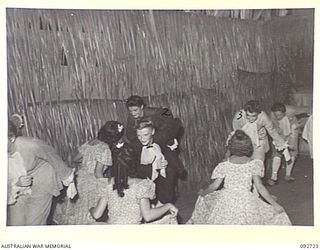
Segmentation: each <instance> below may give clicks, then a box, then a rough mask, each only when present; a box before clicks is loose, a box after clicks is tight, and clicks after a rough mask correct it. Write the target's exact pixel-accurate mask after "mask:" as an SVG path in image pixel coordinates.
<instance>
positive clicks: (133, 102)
mask: <svg viewBox="0 0 320 250" xmlns="http://www.w3.org/2000/svg"><path fill="white" fill-rule="evenodd" d="M142 105H143V106H145V105H146V104H145V102H144V101H143V99H142V98H141V96H138V95H132V96H130V97H129V98H128V100H127V102H126V106H127V108H129V107H141V106H142Z"/></svg>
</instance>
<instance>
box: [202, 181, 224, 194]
mask: <svg viewBox="0 0 320 250" xmlns="http://www.w3.org/2000/svg"><path fill="white" fill-rule="evenodd" d="M222 181H223V178H217V179H215V180H214V181H213V182H212V183H211V184H210V185H209V187H208V188H206V189H204V190H203V189H200V191H199V195H200V196H205V195H207V194H209V193H212V192H214V191H216V190H217V189H218V188H219V187H220V185H221V183H222Z"/></svg>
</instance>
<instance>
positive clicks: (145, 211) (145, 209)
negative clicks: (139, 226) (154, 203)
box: [140, 199, 178, 222]
mask: <svg viewBox="0 0 320 250" xmlns="http://www.w3.org/2000/svg"><path fill="white" fill-rule="evenodd" d="M140 209H141V213H142V217H143V219H144V220H145V221H146V222H148V221H153V220H155V219H157V218H159V217H161V216H162V215H164V214H165V213H167V212H170V213H171V214H172V216H176V215H177V214H178V209H177V208H176V207H175V206H174V205H173V204H171V203H166V204H164V205H162V206H160V207H155V208H151V206H150V201H149V199H141V201H140Z"/></svg>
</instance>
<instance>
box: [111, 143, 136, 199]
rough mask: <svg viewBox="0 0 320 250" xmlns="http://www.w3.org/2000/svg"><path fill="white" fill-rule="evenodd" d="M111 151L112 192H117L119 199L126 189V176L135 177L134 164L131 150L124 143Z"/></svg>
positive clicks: (133, 154) (133, 153) (134, 159)
mask: <svg viewBox="0 0 320 250" xmlns="http://www.w3.org/2000/svg"><path fill="white" fill-rule="evenodd" d="M111 151H112V161H113V165H112V171H111V174H112V176H113V177H114V185H113V190H117V192H118V195H119V196H120V197H123V196H124V189H128V188H129V185H128V176H129V177H135V175H136V162H137V159H136V158H135V152H134V150H133V148H132V147H131V146H130V145H129V144H127V143H125V144H124V145H123V146H122V147H121V148H117V147H113V148H112V149H111Z"/></svg>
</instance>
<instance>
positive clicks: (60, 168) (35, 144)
mask: <svg viewBox="0 0 320 250" xmlns="http://www.w3.org/2000/svg"><path fill="white" fill-rule="evenodd" d="M16 144H17V146H18V147H17V150H18V152H19V153H20V154H21V155H22V157H23V159H24V161H25V165H26V170H27V172H28V173H30V172H32V171H33V170H35V169H36V168H37V166H38V165H39V163H40V162H39V161H41V160H43V161H46V162H48V163H49V164H50V165H51V166H52V167H53V169H54V170H55V172H56V173H57V174H58V176H59V177H60V179H61V180H62V181H63V180H65V179H67V178H68V177H69V176H70V175H71V174H72V169H71V168H70V167H68V166H67V165H66V164H65V163H64V161H63V160H62V159H61V157H60V156H59V155H58V154H57V152H56V151H55V150H54V148H53V147H51V146H49V145H48V144H46V143H45V142H43V141H41V140H39V139H36V138H29V137H18V138H17V140H16Z"/></svg>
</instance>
